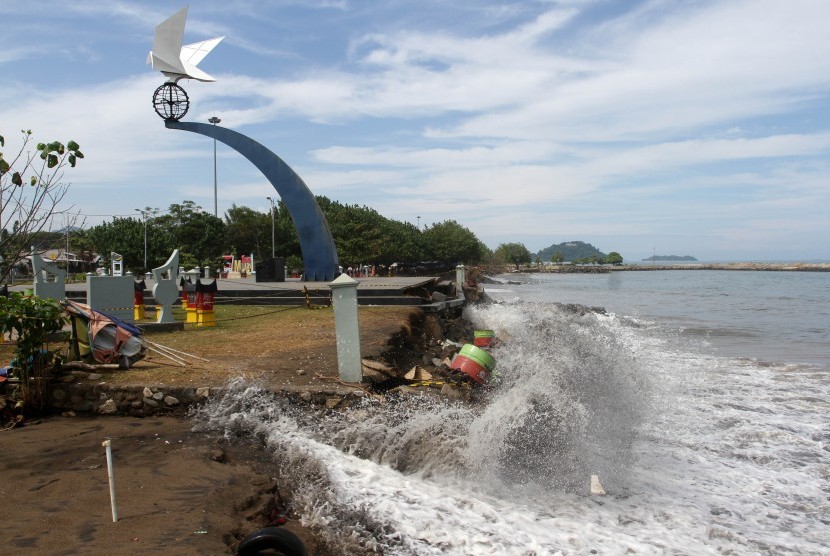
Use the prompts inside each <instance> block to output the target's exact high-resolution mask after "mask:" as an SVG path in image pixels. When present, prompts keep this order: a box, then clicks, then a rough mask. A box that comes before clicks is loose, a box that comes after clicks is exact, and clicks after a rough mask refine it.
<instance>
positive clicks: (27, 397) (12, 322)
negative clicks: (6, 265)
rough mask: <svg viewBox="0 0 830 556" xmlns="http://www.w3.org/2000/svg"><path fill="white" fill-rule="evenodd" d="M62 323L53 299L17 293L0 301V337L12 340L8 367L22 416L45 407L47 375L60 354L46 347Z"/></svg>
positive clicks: (58, 309) (62, 317) (61, 327)
mask: <svg viewBox="0 0 830 556" xmlns="http://www.w3.org/2000/svg"><path fill="white" fill-rule="evenodd" d="M65 323H66V317H65V316H64V313H63V309H62V308H61V306H60V305H59V304H58V302H57V301H55V300H53V299H42V298H40V297H37V296H24V295H22V294H21V293H19V292H14V293H12V294H11V295H10V296H9V297H8V298H5V297H0V333H2V334H9V336H10V337H11V338H12V339H13V340H16V345H15V350H14V355H15V357H14V359H13V360H12V364H11V367H12V372H13V373H14V375H15V376H16V377H18V378H19V379H20V386H19V388H18V392H17V394H18V397H19V398H20V399H21V401H22V402H23V407H24V411H25V412H28V413H38V412H40V411H42V410H43V408H44V407H45V406H46V386H47V383H48V380H49V371H50V370H51V369H52V367H53V366H54V364H55V362H56V360H57V359H58V352H59V351H60V350H54V351H49V349H48V344H49V342H50V341H53V340H54V339H55V335H56V334H58V333H60V332H61V330H62V329H63V325H64V324H65Z"/></svg>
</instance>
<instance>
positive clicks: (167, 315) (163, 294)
mask: <svg viewBox="0 0 830 556" xmlns="http://www.w3.org/2000/svg"><path fill="white" fill-rule="evenodd" d="M178 269H179V250H178V249H176V250H175V251H173V254H172V255H170V258H169V259H167V262H166V263H164V264H163V265H162V266H160V267H158V268H154V269H153V278H155V280H156V283H155V285H154V286H153V298H155V300H156V303H158V304H159V306H160V307H161V310H160V311H159V315H158V319H157V320H156V322H159V323H165V322H176V319H174V318H173V303H175V302H176V301H177V300H178V299H179V272H178ZM165 274H166V275H167V276H166V277H165Z"/></svg>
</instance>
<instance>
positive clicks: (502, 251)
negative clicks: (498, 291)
mask: <svg viewBox="0 0 830 556" xmlns="http://www.w3.org/2000/svg"><path fill="white" fill-rule="evenodd" d="M493 254H494V255H495V256H496V258H498V259H500V260H502V261H505V262H509V263H513V264H514V265H516V270H518V269H519V265H520V264H530V261H531V255H530V251H528V250H527V247H525V246H524V244H523V243H502V244H501V245H499V246H498V247H496V250H495V251H494V252H493Z"/></svg>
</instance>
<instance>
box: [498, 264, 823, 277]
mask: <svg viewBox="0 0 830 556" xmlns="http://www.w3.org/2000/svg"><path fill="white" fill-rule="evenodd" d="M653 270H745V271H775V272H777V271H780V272H830V262H828V263H799V262H786V263H768V262H756V263H752V262H731V263H688V262H684V263H680V264H655V263H651V262H650V263H647V264H622V265H574V264H561V265H559V264H546V265H544V266H542V267H541V268H540V267H538V266H525V267H522V268H520V269H519V270H518V271H516V270H514V269H513V268H512V266H511V267H508V268H505V269H504V270H503V271H502V272H503V273H504V274H511V273H512V274H516V273H517V272H518V273H528V274H529V273H534V272H544V273H562V274H604V273H608V272H633V271H653Z"/></svg>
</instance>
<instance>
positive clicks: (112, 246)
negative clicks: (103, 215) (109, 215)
mask: <svg viewBox="0 0 830 556" xmlns="http://www.w3.org/2000/svg"><path fill="white" fill-rule="evenodd" d="M86 236H87V237H88V238H89V241H90V243H91V244H92V246H93V248H94V249H95V251H96V252H97V253H98V254H99V255H101V256H102V257H103V258H104V261H105V266H106V267H109V264H110V263H111V262H112V261H111V260H110V254H111V253H113V252H115V253H118V254H119V255H122V256H123V257H124V268H127V269H139V268H142V267H143V266H144V223H143V222H142V221H140V220H137V219H135V218H119V217H115V218H113V219H112V222H104V223H102V224H99V225H97V226H93V227H92V228H90V229H89V230H87V231H86ZM147 243H148V245H149V244H150V242H149V241H148V242H147ZM150 260H151V259H150ZM148 265H150V266H151V267H152V266H153V265H152V264H150V263H149V262H148Z"/></svg>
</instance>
